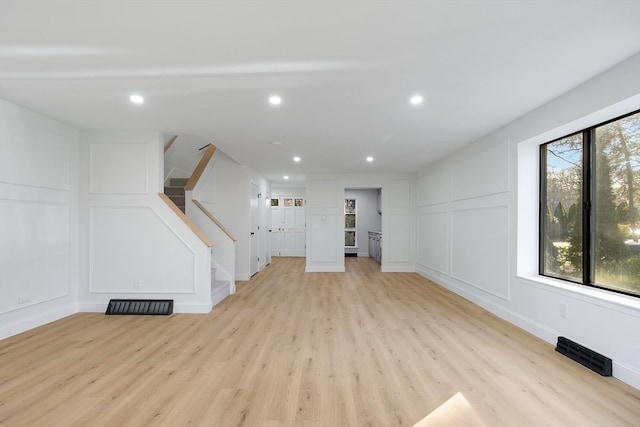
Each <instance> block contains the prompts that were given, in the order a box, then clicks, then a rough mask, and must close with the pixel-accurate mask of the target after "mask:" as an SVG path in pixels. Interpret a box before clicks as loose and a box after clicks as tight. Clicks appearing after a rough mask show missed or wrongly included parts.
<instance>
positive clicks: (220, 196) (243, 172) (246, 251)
mask: <svg viewBox="0 0 640 427" xmlns="http://www.w3.org/2000/svg"><path fill="white" fill-rule="evenodd" d="M177 143H178V141H176V144H177ZM174 145H175V144H174ZM212 162H213V164H212V167H211V168H207V171H206V173H207V174H211V175H212V176H209V175H207V176H203V178H202V180H204V185H203V187H202V188H200V189H199V190H198V193H197V194H196V195H195V196H194V197H195V198H196V199H198V200H200V201H201V202H203V204H204V205H205V206H206V207H207V209H208V210H209V211H210V212H211V213H212V214H213V215H214V216H215V217H216V218H218V219H219V220H220V221H221V222H222V223H223V224H224V226H225V227H227V228H228V229H229V231H230V232H231V233H232V234H233V235H234V237H235V238H236V239H238V240H237V242H236V269H235V278H236V280H244V281H246V280H249V278H250V277H251V274H250V270H251V265H250V256H251V246H250V245H251V239H250V234H249V233H250V227H251V183H252V182H253V183H254V184H256V185H257V186H258V189H259V190H258V191H259V192H260V193H261V194H262V197H261V199H260V201H261V203H259V209H260V218H261V221H262V222H263V223H262V224H260V231H259V234H258V238H259V241H260V242H261V243H259V245H260V250H259V251H258V252H259V257H260V263H259V266H258V268H259V269H262V268H264V267H265V265H266V261H267V259H268V256H267V253H266V252H267V249H268V248H267V246H266V242H267V240H266V239H267V236H266V233H267V229H268V223H267V218H270V212H267V209H268V208H267V206H266V202H265V201H264V200H265V198H266V197H267V194H270V185H269V182H268V181H267V180H266V179H265V178H264V177H262V176H261V175H259V174H258V173H256V172H255V171H254V170H252V169H251V168H249V167H247V166H244V165H241V164H239V163H237V162H236V161H235V160H233V159H232V158H231V157H229V156H228V155H226V154H225V153H224V152H222V151H221V150H220V149H216V152H215V154H214V155H213V158H212ZM214 244H215V242H214Z"/></svg>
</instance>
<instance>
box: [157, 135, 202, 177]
mask: <svg viewBox="0 0 640 427" xmlns="http://www.w3.org/2000/svg"><path fill="white" fill-rule="evenodd" d="M171 136H173V135H163V138H162V141H163V142H162V144H163V150H162V151H163V152H164V144H166V143H167V142H168V141H169V140H170V139H171ZM208 144H209V142H207V141H206V140H204V139H203V138H200V137H197V136H192V135H185V134H180V135H178V138H177V139H176V140H175V141H174V142H173V144H172V145H171V147H170V148H169V150H168V151H167V152H166V153H164V167H163V171H164V172H163V180H164V182H165V184H166V185H169V179H170V178H190V177H191V173H192V172H193V170H194V169H195V168H196V166H197V165H198V162H199V161H200V158H201V157H202V151H200V148H202V147H204V146H206V145H208Z"/></svg>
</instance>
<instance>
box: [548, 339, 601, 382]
mask: <svg viewBox="0 0 640 427" xmlns="http://www.w3.org/2000/svg"><path fill="white" fill-rule="evenodd" d="M556 351H557V352H558V353H562V354H564V355H565V356H567V357H568V358H570V359H573V360H575V361H576V362H578V363H580V364H581V365H584V366H586V367H587V368H589V369H591V370H592V371H594V372H597V373H599V374H600V375H602V376H604V377H610V376H611V372H612V368H611V359H609V358H608V357H605V356H603V355H601V354H599V353H596V352H595V351H593V350H591V349H589V348H587V347H584V346H582V345H580V344H578V343H576V342H573V341H571V340H570V339H568V338H565V337H558V345H557V346H556Z"/></svg>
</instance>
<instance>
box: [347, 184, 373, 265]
mask: <svg viewBox="0 0 640 427" xmlns="http://www.w3.org/2000/svg"><path fill="white" fill-rule="evenodd" d="M381 197H382V189H381V188H345V190H344V256H345V258H349V257H370V258H372V259H374V260H375V261H377V262H378V263H379V264H381V263H382V203H381V200H382V199H381ZM345 261H347V260H346V259H345ZM346 265H347V264H346V262H345V268H346Z"/></svg>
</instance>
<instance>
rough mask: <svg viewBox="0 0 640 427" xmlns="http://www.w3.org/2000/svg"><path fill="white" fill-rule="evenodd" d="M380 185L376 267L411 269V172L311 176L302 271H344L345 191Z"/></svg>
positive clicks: (387, 270)
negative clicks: (379, 255) (379, 257)
mask: <svg viewBox="0 0 640 427" xmlns="http://www.w3.org/2000/svg"><path fill="white" fill-rule="evenodd" d="M367 187H369V188H381V189H382V227H381V228H382V230H381V231H382V235H383V239H384V240H383V246H382V266H381V271H385V272H391V271H397V272H402V271H415V250H414V249H415V242H416V240H415V178H414V176H413V175H405V174H399V175H333V176H310V177H309V179H308V181H307V210H306V214H307V263H306V271H337V272H341V271H344V194H345V193H344V192H345V189H347V188H367Z"/></svg>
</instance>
